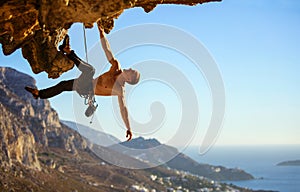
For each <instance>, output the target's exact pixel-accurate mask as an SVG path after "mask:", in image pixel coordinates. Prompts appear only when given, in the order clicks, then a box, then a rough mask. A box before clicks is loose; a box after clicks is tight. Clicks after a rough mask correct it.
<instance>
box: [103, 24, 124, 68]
mask: <svg viewBox="0 0 300 192" xmlns="http://www.w3.org/2000/svg"><path fill="white" fill-rule="evenodd" d="M98 29H99V32H100V41H101V45H102V48H103V50H104V53H105V55H106V58H107V60H108V61H109V62H110V64H111V65H112V67H113V69H114V70H121V66H120V64H119V62H118V61H117V60H116V59H115V57H114V55H113V54H112V52H111V50H110V45H109V43H108V41H107V39H106V37H105V34H104V33H105V32H104V30H103V29H102V28H101V27H100V26H99V25H98Z"/></svg>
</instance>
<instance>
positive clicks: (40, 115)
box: [0, 68, 87, 169]
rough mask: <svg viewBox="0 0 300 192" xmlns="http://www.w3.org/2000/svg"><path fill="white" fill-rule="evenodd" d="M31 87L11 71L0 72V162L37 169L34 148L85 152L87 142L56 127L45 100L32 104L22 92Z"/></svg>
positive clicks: (31, 81) (31, 83) (25, 77)
mask: <svg viewBox="0 0 300 192" xmlns="http://www.w3.org/2000/svg"><path fill="white" fill-rule="evenodd" d="M25 85H29V86H32V87H35V81H34V79H33V78H32V77H30V76H28V75H26V74H23V73H20V72H18V71H16V70H14V69H12V68H0V147H1V148H0V151H1V155H0V161H1V164H2V165H12V164H14V162H19V163H21V164H24V165H26V166H28V167H34V168H37V169H39V167H40V165H39V162H38V158H37V147H42V148H47V147H58V148H63V149H65V150H66V151H68V152H70V153H71V154H77V153H78V149H86V148H87V142H86V141H85V140H84V139H83V138H82V137H81V136H80V135H79V134H78V133H77V132H75V131H73V130H72V129H70V128H67V127H66V126H65V125H62V124H60V121H59V118H58V115H57V113H56V111H55V110H54V109H52V108H51V106H50V103H49V101H48V100H35V99H33V98H32V95H31V94H29V93H28V92H26V91H25V89H24V87H25Z"/></svg>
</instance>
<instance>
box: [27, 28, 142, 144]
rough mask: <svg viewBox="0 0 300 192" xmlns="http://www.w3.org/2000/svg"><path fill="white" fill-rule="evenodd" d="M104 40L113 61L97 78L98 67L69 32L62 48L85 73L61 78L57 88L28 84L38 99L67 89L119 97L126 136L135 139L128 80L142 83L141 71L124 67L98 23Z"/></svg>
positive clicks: (105, 49) (104, 46) (110, 59)
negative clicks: (72, 45)
mask: <svg viewBox="0 0 300 192" xmlns="http://www.w3.org/2000/svg"><path fill="white" fill-rule="evenodd" d="M98 29H99V32H100V40H101V45H102V48H103V50H104V52H105V55H106V58H107V60H108V61H109V63H110V64H111V67H110V69H109V71H107V72H105V73H104V74H102V75H100V76H99V77H97V78H95V79H93V75H94V73H95V69H94V68H93V67H92V66H91V65H90V64H88V63H86V62H84V61H82V60H81V59H80V58H79V57H78V56H77V55H76V54H75V52H74V51H73V50H71V48H70V45H69V37H68V35H67V36H66V37H65V39H64V42H63V44H62V45H61V46H60V47H59V49H60V50H61V51H63V52H64V53H65V54H66V56H67V57H68V58H69V59H71V60H72V61H73V62H74V63H75V65H76V66H77V67H78V69H79V70H80V71H81V72H82V74H81V75H80V76H79V77H78V78H77V79H71V80H67V81H61V82H60V83H58V84H57V85H55V86H53V87H49V88H46V89H42V90H38V89H35V88H31V87H25V89H26V90H27V91H28V92H30V93H31V94H32V95H33V97H34V98H36V99H37V98H41V99H47V98H50V97H54V96H56V95H58V94H60V93H62V92H63V91H77V93H78V94H79V95H85V96H86V95H89V96H91V95H92V96H93V95H101V96H118V101H119V107H120V112H121V115H122V119H123V121H124V123H125V125H126V128H127V131H126V138H128V141H129V140H131V138H132V132H131V127H130V123H129V119H128V110H127V107H126V104H125V98H124V95H125V83H129V84H131V85H135V84H137V83H138V82H139V79H140V73H139V72H138V71H136V70H133V69H122V68H121V65H120V63H119V61H118V60H117V59H115V57H114V56H113V54H112V52H111V50H110V46H109V43H108V41H107V39H106V38H105V33H104V30H103V29H102V28H101V27H100V26H99V25H98Z"/></svg>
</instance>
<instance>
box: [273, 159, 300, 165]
mask: <svg viewBox="0 0 300 192" xmlns="http://www.w3.org/2000/svg"><path fill="white" fill-rule="evenodd" d="M277 166H300V160H293V161H283V162H280V163H278V164H277Z"/></svg>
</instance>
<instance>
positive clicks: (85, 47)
mask: <svg viewBox="0 0 300 192" xmlns="http://www.w3.org/2000/svg"><path fill="white" fill-rule="evenodd" d="M82 29H83V38H84V49H85V60H86V62H87V63H89V60H88V53H87V44H86V32H85V26H84V23H82Z"/></svg>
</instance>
